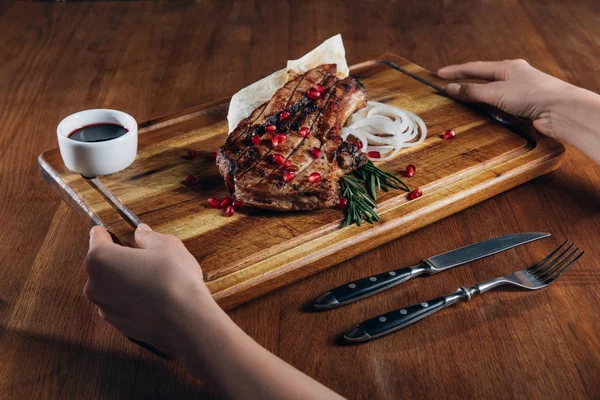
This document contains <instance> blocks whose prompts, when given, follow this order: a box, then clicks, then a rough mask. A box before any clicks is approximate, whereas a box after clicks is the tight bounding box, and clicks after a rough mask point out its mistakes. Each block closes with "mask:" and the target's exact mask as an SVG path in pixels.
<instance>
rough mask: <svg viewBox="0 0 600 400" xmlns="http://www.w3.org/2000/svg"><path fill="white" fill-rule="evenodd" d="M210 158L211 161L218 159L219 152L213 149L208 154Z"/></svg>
mask: <svg viewBox="0 0 600 400" xmlns="http://www.w3.org/2000/svg"><path fill="white" fill-rule="evenodd" d="M208 159H209V160H211V161H213V160H216V159H217V152H216V151H213V152H212V153H210V154H209V155H208Z"/></svg>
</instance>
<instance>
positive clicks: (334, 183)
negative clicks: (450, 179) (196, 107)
mask: <svg viewBox="0 0 600 400" xmlns="http://www.w3.org/2000/svg"><path fill="white" fill-rule="evenodd" d="M335 72H336V68H335V64H332V65H322V66H319V67H317V68H314V69H312V70H310V71H308V72H307V73H306V74H305V75H303V76H301V77H298V78H296V79H295V80H294V81H291V82H295V81H296V80H298V82H297V84H296V85H295V89H293V90H292V91H291V94H290V96H289V100H288V102H287V103H286V104H285V106H284V107H281V105H280V103H281V98H282V97H283V94H282V93H280V91H283V89H285V88H286V86H288V85H289V83H288V84H286V86H284V87H282V88H281V89H279V91H278V92H277V93H276V94H275V95H274V96H273V98H272V99H271V100H270V101H269V102H267V103H265V104H264V105H262V106H261V107H259V108H258V109H257V110H255V111H254V112H253V113H252V115H251V116H250V117H249V118H246V119H245V120H243V121H242V122H240V124H239V125H238V127H237V128H236V129H235V130H234V132H233V133H232V134H231V135H230V136H229V137H228V139H227V142H226V144H225V145H224V146H223V147H222V148H221V149H220V151H219V154H218V158H217V164H218V166H219V169H220V171H221V174H222V175H223V177H224V178H225V181H226V184H227V186H228V188H229V189H230V191H232V192H234V194H235V195H236V197H237V198H239V199H240V200H243V201H244V202H245V203H247V204H250V205H254V206H257V207H261V208H267V209H274V210H308V209H317V208H324V207H332V206H335V205H337V204H338V202H339V196H340V184H339V180H340V178H341V177H342V176H343V175H344V174H345V173H347V172H349V171H352V170H354V169H356V168H358V167H360V166H361V165H363V164H364V163H365V162H366V161H367V157H366V155H365V154H364V153H362V152H361V151H360V149H358V148H357V147H356V146H354V145H353V144H350V143H348V142H344V141H343V140H342V138H341V130H342V126H343V125H344V123H345V122H346V120H347V119H348V117H349V116H350V115H351V114H352V113H354V112H355V111H356V110H358V109H360V108H362V107H364V106H365V105H366V91H365V89H364V87H363V86H362V85H361V84H360V82H358V81H357V80H356V79H354V78H351V77H348V78H345V79H343V80H339V79H338V78H337V77H336V76H335ZM316 84H320V85H322V86H323V87H324V89H325V90H324V92H323V93H322V95H321V97H320V98H318V99H317V100H310V99H309V98H308V97H307V96H306V93H307V92H308V90H309V89H311V88H313V87H315V85H316ZM290 86H291V85H290ZM261 108H262V111H261V110H260V109H261ZM274 110H276V111H274ZM284 110H285V111H287V112H288V113H289V114H290V117H289V118H287V119H286V120H284V121H279V113H280V112H281V111H284ZM269 112H272V113H271V114H269ZM268 124H273V125H276V127H277V129H276V131H275V132H273V133H267V132H266V129H265V127H266V125H268ZM303 127H307V128H309V129H310V134H309V136H308V137H306V138H304V137H302V135H301V134H300V132H299V131H300V129H301V128H303ZM234 133H237V136H232V135H233V134H234ZM281 133H285V134H286V135H287V140H286V141H285V142H283V143H281V144H279V146H277V147H276V148H275V149H271V147H270V145H269V142H270V139H271V138H272V137H274V136H275V135H278V134H281ZM255 134H258V135H261V136H262V139H263V141H262V142H261V144H260V145H253V144H252V141H251V138H252V135H255ZM242 135H245V139H244V138H243V137H242ZM315 147H316V148H318V149H320V156H319V157H318V158H317V159H313V158H312V157H311V154H310V150H311V149H313V148H315ZM273 154H281V155H282V156H283V157H284V158H285V159H286V160H287V161H289V162H290V163H291V165H289V166H288V167H285V168H284V167H282V166H278V165H275V164H274V163H273V161H272V155H273ZM288 171H289V172H294V173H295V177H294V178H293V179H292V180H291V181H289V182H285V181H284V179H283V175H284V173H285V172H288ZM315 172H316V173H319V174H320V176H321V180H320V181H319V182H315V183H311V182H309V180H308V177H309V176H310V175H311V174H312V173H315Z"/></svg>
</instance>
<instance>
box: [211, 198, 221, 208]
mask: <svg viewBox="0 0 600 400" xmlns="http://www.w3.org/2000/svg"><path fill="white" fill-rule="evenodd" d="M208 205H209V206H211V207H212V208H221V202H220V201H219V199H215V198H214V197H210V198H209V199H208Z"/></svg>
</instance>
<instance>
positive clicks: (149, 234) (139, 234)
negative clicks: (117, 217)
mask: <svg viewBox="0 0 600 400" xmlns="http://www.w3.org/2000/svg"><path fill="white" fill-rule="evenodd" d="M163 239H164V235H163V234H161V233H158V232H154V231H153V230H152V228H150V227H149V226H148V225H146V224H139V225H138V227H137V229H136V230H135V242H136V243H137V244H138V246H140V248H142V249H152V248H155V247H161V246H162V245H163V244H164V240H163Z"/></svg>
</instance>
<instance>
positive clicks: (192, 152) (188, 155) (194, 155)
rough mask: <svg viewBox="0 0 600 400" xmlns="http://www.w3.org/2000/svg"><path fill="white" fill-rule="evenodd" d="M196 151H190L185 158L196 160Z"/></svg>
mask: <svg viewBox="0 0 600 400" xmlns="http://www.w3.org/2000/svg"><path fill="white" fill-rule="evenodd" d="M196 155H197V153H196V150H188V152H187V154H186V156H185V158H187V159H188V160H193V159H194V158H196Z"/></svg>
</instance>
